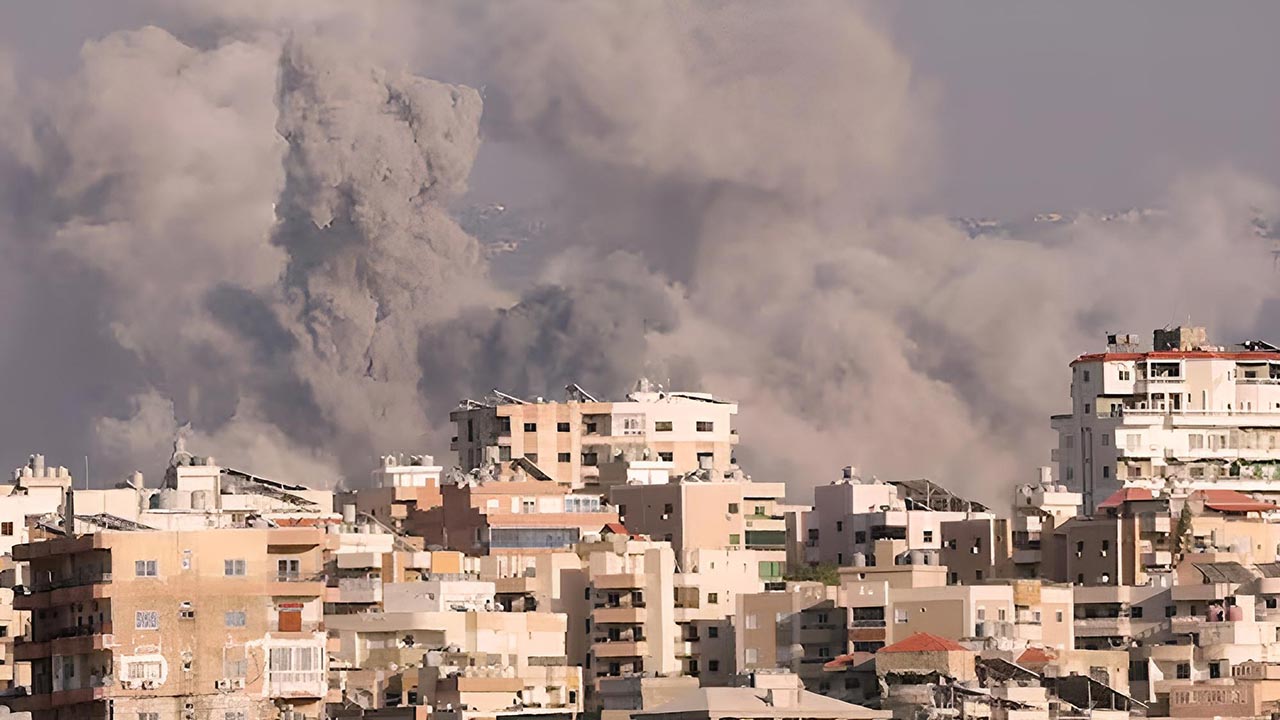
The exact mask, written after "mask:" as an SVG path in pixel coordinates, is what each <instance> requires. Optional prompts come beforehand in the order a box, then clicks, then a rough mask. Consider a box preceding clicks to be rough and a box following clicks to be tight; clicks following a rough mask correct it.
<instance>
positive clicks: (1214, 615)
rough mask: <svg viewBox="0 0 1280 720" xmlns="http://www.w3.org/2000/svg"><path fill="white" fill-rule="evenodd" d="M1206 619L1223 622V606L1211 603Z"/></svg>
mask: <svg viewBox="0 0 1280 720" xmlns="http://www.w3.org/2000/svg"><path fill="white" fill-rule="evenodd" d="M1205 619H1206V620H1208V621H1209V622H1222V606H1221V605H1210V606H1209V612H1208V613H1206V614H1205Z"/></svg>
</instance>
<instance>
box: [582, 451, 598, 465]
mask: <svg viewBox="0 0 1280 720" xmlns="http://www.w3.org/2000/svg"><path fill="white" fill-rule="evenodd" d="M596 462H597V456H596V454H595V453H593V452H587V453H582V464H583V465H586V466H587V467H592V466H594V465H595V464H596Z"/></svg>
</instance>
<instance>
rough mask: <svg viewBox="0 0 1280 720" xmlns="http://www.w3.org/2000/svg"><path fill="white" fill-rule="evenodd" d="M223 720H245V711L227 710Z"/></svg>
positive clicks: (223, 714)
mask: <svg viewBox="0 0 1280 720" xmlns="http://www.w3.org/2000/svg"><path fill="white" fill-rule="evenodd" d="M222 720H244V711H243V710H227V711H226V712H224V713H222Z"/></svg>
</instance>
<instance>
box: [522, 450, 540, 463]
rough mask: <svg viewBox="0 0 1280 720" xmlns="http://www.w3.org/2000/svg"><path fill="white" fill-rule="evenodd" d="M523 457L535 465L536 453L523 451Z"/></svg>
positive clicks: (536, 461)
mask: <svg viewBox="0 0 1280 720" xmlns="http://www.w3.org/2000/svg"><path fill="white" fill-rule="evenodd" d="M524 459H525V460H528V461H529V462H531V463H533V464H535V465H536V464H538V453H525V454H524Z"/></svg>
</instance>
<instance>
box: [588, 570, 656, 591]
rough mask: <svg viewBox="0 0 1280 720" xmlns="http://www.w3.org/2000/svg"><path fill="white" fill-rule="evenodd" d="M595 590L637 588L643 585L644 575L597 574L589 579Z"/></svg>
mask: <svg viewBox="0 0 1280 720" xmlns="http://www.w3.org/2000/svg"><path fill="white" fill-rule="evenodd" d="M591 584H592V585H593V586H594V587H595V588H596V589H597V590H639V589H642V588H643V587H644V586H645V581H644V575H642V574H640V573H613V574H609V575H597V576H596V577H594V578H592V579H591Z"/></svg>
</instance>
